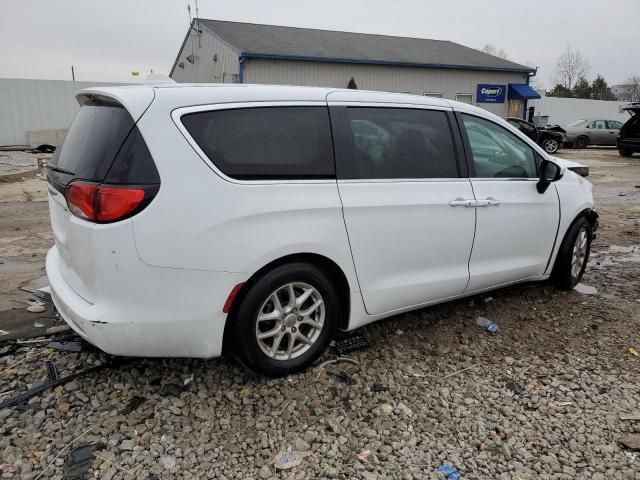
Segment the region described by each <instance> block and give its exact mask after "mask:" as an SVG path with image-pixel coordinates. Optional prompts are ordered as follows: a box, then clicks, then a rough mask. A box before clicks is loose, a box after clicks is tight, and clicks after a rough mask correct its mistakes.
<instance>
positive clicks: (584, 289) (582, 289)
mask: <svg viewBox="0 0 640 480" xmlns="http://www.w3.org/2000/svg"><path fill="white" fill-rule="evenodd" d="M573 289H574V290H575V291H576V292H578V293H582V294H583V295H595V294H597V293H598V290H597V289H596V287H592V286H590V285H585V284H584V283H579V284H577V285H576V286H575V287H573Z"/></svg>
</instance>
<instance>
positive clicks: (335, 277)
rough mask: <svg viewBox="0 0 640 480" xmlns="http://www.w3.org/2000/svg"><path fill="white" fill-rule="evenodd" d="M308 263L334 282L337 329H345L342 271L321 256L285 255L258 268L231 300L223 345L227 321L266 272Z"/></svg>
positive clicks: (345, 296) (346, 300) (347, 305)
mask: <svg viewBox="0 0 640 480" xmlns="http://www.w3.org/2000/svg"><path fill="white" fill-rule="evenodd" d="M299 262H301V263H308V264H310V265H314V266H316V267H318V268H320V269H321V270H323V271H324V272H325V273H326V274H327V275H328V276H329V278H330V279H331V280H332V281H334V282H335V285H336V287H337V290H338V296H339V299H340V307H341V308H340V310H341V311H342V312H344V313H343V315H342V316H341V318H339V319H338V328H343V329H345V328H347V326H348V323H349V315H350V311H351V296H350V293H351V290H350V288H349V282H348V281H347V277H346V276H345V274H344V272H343V271H342V269H341V268H340V267H339V266H338V264H337V263H335V262H334V261H333V260H331V259H330V258H327V257H325V256H323V255H318V254H316V253H295V254H292V255H286V256H284V257H280V258H278V259H276V260H273V261H272V262H269V263H268V264H266V265H265V266H264V267H262V268H260V269H259V270H258V271H257V272H255V273H254V274H253V275H251V277H250V278H249V279H248V280H247V281H246V282H245V283H244V285H243V286H242V288H241V289H240V291H239V292H238V294H237V295H236V297H235V299H234V300H233V305H232V306H231V309H230V310H229V315H227V322H225V329H224V341H223V344H224V345H226V344H227V343H228V340H227V334H228V332H229V331H230V330H228V329H227V325H228V324H229V320H231V321H233V318H234V317H235V315H236V312H237V310H238V307H239V306H240V304H241V303H242V300H243V299H244V296H245V295H246V293H247V292H248V291H249V289H250V288H251V287H252V285H253V284H255V283H256V282H257V281H258V280H259V279H260V278H261V277H262V276H264V275H265V274H266V273H267V272H269V271H271V270H273V269H274V268H276V267H279V266H280V265H285V264H287V263H299Z"/></svg>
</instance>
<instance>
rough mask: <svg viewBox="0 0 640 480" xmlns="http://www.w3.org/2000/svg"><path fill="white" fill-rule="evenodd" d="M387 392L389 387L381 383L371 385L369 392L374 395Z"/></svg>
mask: <svg viewBox="0 0 640 480" xmlns="http://www.w3.org/2000/svg"><path fill="white" fill-rule="evenodd" d="M387 390H389V387H387V386H386V385H383V384H381V383H374V384H373V385H371V391H372V392H375V393H378V392H386V391H387Z"/></svg>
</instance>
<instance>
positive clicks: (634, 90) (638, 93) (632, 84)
mask: <svg viewBox="0 0 640 480" xmlns="http://www.w3.org/2000/svg"><path fill="white" fill-rule="evenodd" d="M623 86H624V89H623V90H622V92H621V93H620V100H624V101H625V102H640V76H638V75H632V76H631V77H629V78H627V81H626V82H624V84H623Z"/></svg>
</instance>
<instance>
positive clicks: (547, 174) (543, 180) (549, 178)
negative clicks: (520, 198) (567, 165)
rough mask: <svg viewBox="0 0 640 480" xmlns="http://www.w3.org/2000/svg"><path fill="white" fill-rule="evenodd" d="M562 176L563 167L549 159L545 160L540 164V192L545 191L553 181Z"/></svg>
mask: <svg viewBox="0 0 640 480" xmlns="http://www.w3.org/2000/svg"><path fill="white" fill-rule="evenodd" d="M560 177H562V169H561V168H560V167H559V166H558V165H556V164H555V163H553V162H550V161H549V160H543V161H542V163H541V164H540V180H538V183H537V185H536V187H537V189H538V193H544V192H546V191H547V188H549V185H551V182H555V181H556V180H559V179H560Z"/></svg>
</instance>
